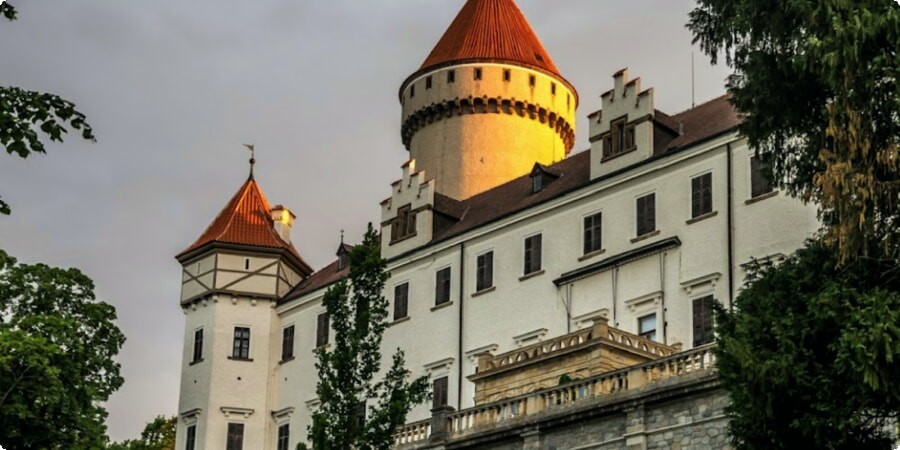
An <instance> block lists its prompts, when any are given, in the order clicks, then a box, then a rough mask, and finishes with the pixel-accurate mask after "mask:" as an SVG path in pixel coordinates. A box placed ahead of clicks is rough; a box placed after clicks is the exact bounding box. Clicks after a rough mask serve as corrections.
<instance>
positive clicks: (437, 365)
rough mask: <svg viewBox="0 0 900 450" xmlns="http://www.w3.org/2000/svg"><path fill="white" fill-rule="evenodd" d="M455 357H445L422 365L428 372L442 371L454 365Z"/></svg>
mask: <svg viewBox="0 0 900 450" xmlns="http://www.w3.org/2000/svg"><path fill="white" fill-rule="evenodd" d="M453 361H455V359H454V358H444V359H441V360H438V361H434V362H430V363H428V364H424V365H422V367H423V368H425V371H426V372H429V373H432V372H442V369H446V370H447V371H449V370H450V366H452V365H453ZM432 375H433V374H432Z"/></svg>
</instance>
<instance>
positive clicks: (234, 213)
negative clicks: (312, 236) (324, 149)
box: [176, 176, 312, 272]
mask: <svg viewBox="0 0 900 450" xmlns="http://www.w3.org/2000/svg"><path fill="white" fill-rule="evenodd" d="M271 209H272V208H271V207H270V206H269V201H268V200H266V196H265V195H264V194H263V192H262V190H261V189H260V188H259V185H258V184H257V183H256V180H254V179H253V177H252V176H251V177H250V178H248V179H247V181H246V182H245V183H244V185H243V186H241V188H240V189H238V191H237V193H235V194H234V196H233V197H232V198H231V200H229V202H228V204H226V205H225V208H223V209H222V211H221V212H220V213H219V215H217V216H216V218H215V219H214V220H213V221H212V223H210V224H209V226H208V227H207V228H206V231H204V232H203V234H202V235H200V237H199V238H198V239H197V240H196V241H195V242H194V243H193V244H191V246H190V247H188V248H186V249H185V250H183V251H182V252H181V253H179V254H178V256H176V258H177V259H181V258H182V257H184V256H186V255H188V254H190V253H192V252H194V251H195V250H198V249H200V248H201V247H204V246H206V245H209V244H214V243H219V244H233V245H246V246H252V247H265V248H272V249H282V250H285V251H287V252H288V253H289V254H290V255H291V256H293V257H295V258H296V259H297V262H299V263H300V265H301V267H302V268H304V269H305V270H306V271H307V272H312V269H310V268H309V265H308V264H306V262H304V261H303V258H301V257H300V253H299V252H298V251H297V249H296V248H295V247H294V245H293V244H291V243H289V242H287V241H285V240H284V239H282V238H281V236H279V235H278V232H276V231H275V227H274V223H273V222H272V216H271Z"/></svg>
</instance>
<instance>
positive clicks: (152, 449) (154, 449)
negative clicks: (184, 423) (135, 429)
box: [106, 416, 178, 450]
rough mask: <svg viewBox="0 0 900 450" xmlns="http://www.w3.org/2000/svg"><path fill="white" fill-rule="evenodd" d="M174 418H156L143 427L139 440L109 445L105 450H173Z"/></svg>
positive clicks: (176, 424) (175, 425)
mask: <svg viewBox="0 0 900 450" xmlns="http://www.w3.org/2000/svg"><path fill="white" fill-rule="evenodd" d="M177 427H178V418H177V417H176V416H172V417H163V416H157V417H156V418H155V419H153V421H152V422H150V423H148V424H147V425H146V426H145V427H144V431H142V432H141V438H140V439H137V440H130V439H129V440H127V441H125V442H122V443H115V444H110V445H109V446H108V447H106V449H107V450H175V430H176V428H177Z"/></svg>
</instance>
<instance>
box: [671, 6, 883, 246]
mask: <svg viewBox="0 0 900 450" xmlns="http://www.w3.org/2000/svg"><path fill="white" fill-rule="evenodd" d="M688 28H690V29H691V30H692V31H693V33H694V40H695V42H699V43H700V46H701V48H702V49H703V50H704V51H705V52H706V53H707V55H709V57H710V58H711V59H712V61H713V63H715V62H716V61H717V59H718V57H719V56H720V54H722V53H724V55H725V58H726V62H727V63H728V64H729V65H730V66H731V67H733V69H734V74H733V75H732V76H731V77H730V78H729V81H728V90H729V92H730V93H731V94H732V95H733V97H732V101H733V102H734V104H735V106H736V107H737V108H738V109H739V110H740V111H741V112H743V113H745V114H746V116H745V118H744V121H743V123H742V124H741V132H742V133H743V134H744V135H745V136H747V138H748V140H749V142H750V145H751V147H752V148H753V149H755V150H757V151H758V152H760V153H761V154H762V155H763V157H764V159H766V160H768V161H769V162H771V163H772V170H773V174H774V175H775V178H776V179H778V180H780V184H781V186H782V187H783V188H785V189H787V190H788V192H790V193H791V194H794V195H797V196H799V197H800V198H802V199H804V200H807V201H815V202H817V203H818V204H819V205H820V206H821V216H822V218H823V219H824V221H825V224H826V240H827V241H828V242H829V243H830V244H835V245H836V247H837V248H839V249H840V251H841V261H842V262H847V261H849V260H850V259H853V258H855V257H857V256H860V255H864V256H866V255H867V256H877V257H883V256H887V257H891V258H893V259H895V260H900V234H898V233H897V232H896V230H897V229H898V228H900V201H898V200H897V199H898V195H900V90H898V79H897V74H898V73H900V52H898V48H900V7H898V6H897V5H896V3H895V2H893V1H889V0H859V1H848V0H788V1H785V0H698V6H697V7H696V8H695V9H694V10H693V11H692V12H691V14H690V22H689V23H688Z"/></svg>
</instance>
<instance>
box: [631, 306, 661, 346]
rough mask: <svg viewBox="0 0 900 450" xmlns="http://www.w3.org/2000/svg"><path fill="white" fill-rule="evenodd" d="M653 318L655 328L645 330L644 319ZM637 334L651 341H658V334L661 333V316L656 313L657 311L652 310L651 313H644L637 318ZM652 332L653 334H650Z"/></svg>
mask: <svg viewBox="0 0 900 450" xmlns="http://www.w3.org/2000/svg"><path fill="white" fill-rule="evenodd" d="M651 317H652V318H653V329H652V330H644V320H645V319H649V318H651ZM637 324H638V326H637V333H636V334H637V335H638V336H640V337H642V338H644V339H649V340H651V341H656V336H657V335H658V333H659V317H658V316H657V315H656V312H652V313H649V314H644V315H643V316H640V317H638V318H637ZM650 334H652V336H648V335H650Z"/></svg>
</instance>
